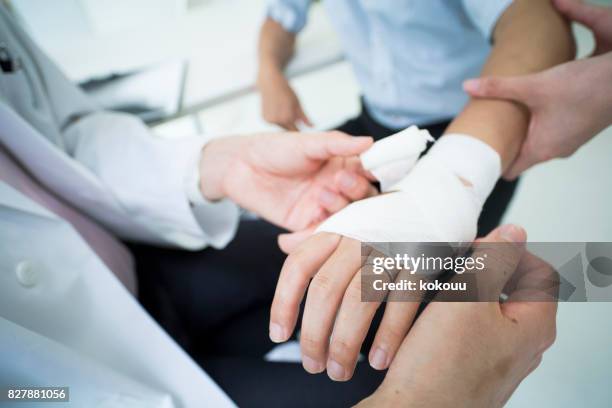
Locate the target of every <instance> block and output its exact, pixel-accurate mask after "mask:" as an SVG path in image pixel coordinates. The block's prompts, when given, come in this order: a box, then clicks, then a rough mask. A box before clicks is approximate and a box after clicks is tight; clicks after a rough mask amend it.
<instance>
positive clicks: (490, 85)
mask: <svg viewBox="0 0 612 408" xmlns="http://www.w3.org/2000/svg"><path fill="white" fill-rule="evenodd" d="M480 89H481V91H482V93H484V94H490V93H495V92H496V91H497V90H498V89H499V81H498V80H497V78H483V79H482V80H481V82H480Z"/></svg>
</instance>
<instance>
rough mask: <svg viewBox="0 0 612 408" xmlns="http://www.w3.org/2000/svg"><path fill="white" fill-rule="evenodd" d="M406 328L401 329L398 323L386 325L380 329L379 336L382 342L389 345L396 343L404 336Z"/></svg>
mask: <svg viewBox="0 0 612 408" xmlns="http://www.w3.org/2000/svg"><path fill="white" fill-rule="evenodd" d="M405 334H406V333H405V332H404V330H402V329H400V328H399V327H397V326H396V325H384V326H381V327H380V329H379V330H378V336H377V337H379V339H380V340H381V342H382V343H384V344H388V345H395V344H397V343H399V342H401V340H402V339H403V338H404V336H405Z"/></svg>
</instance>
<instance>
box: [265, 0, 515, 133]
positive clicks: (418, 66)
mask: <svg viewBox="0 0 612 408" xmlns="http://www.w3.org/2000/svg"><path fill="white" fill-rule="evenodd" d="M511 2H512V0H324V1H323V3H324V4H325V6H326V9H327V12H328V14H329V17H330V19H331V21H332V23H333V24H334V26H335V27H336V30H337V32H338V35H339V37H340V40H341V41H342V43H343V46H344V51H345V55H346V57H347V59H348V60H349V61H350V62H351V64H352V66H353V70H354V72H355V76H356V77H357V80H358V82H359V84H360V86H361V90H362V93H363V97H364V101H365V104H366V107H367V109H368V111H369V112H370V113H371V114H372V116H373V117H374V118H375V119H376V120H377V121H378V122H380V123H381V124H383V125H385V126H387V127H390V128H404V127H407V126H409V125H411V124H417V125H423V124H427V123H433V122H438V121H442V120H445V119H450V118H453V117H454V116H456V115H457V114H458V113H459V112H460V110H461V109H462V108H463V106H464V105H465V103H466V102H467V100H468V97H467V95H466V94H465V93H464V92H463V90H462V82H463V80H465V79H467V78H470V77H474V76H477V75H478V74H479V72H480V70H481V68H482V65H483V63H484V61H485V59H486V58H487V56H488V54H489V51H490V40H491V36H492V34H493V30H494V27H495V24H496V22H497V20H498V18H499V17H500V15H501V14H502V13H503V12H504V10H505V9H506V8H507V7H508V5H509V4H510V3H511ZM311 3H312V0H273V1H271V3H270V6H269V9H268V16H269V17H271V18H272V19H274V20H275V21H277V22H278V23H280V24H281V25H282V26H283V27H284V28H285V29H286V30H287V31H290V32H298V31H300V30H301V29H302V28H303V27H304V26H305V24H306V20H307V14H308V8H309V6H310V4H311Z"/></svg>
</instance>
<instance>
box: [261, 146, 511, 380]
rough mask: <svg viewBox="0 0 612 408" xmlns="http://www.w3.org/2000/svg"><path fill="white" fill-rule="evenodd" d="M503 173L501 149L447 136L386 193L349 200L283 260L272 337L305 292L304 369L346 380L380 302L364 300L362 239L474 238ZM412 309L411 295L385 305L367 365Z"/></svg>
mask: <svg viewBox="0 0 612 408" xmlns="http://www.w3.org/2000/svg"><path fill="white" fill-rule="evenodd" d="M376 146H377V144H375V145H374V148H372V150H375V148H376ZM390 150H391V151H393V150H394V149H390ZM366 158H367V157H366ZM363 161H365V162H367V161H368V160H363V157H362V162H363ZM396 164H398V163H396ZM366 167H367V166H366ZM373 172H374V173H375V174H376V171H373ZM500 172H501V164H500V158H499V155H498V154H497V153H496V152H495V151H494V150H493V149H491V148H490V147H489V146H488V145H486V144H484V143H483V142H481V141H480V140H478V139H475V138H473V137H470V136H466V135H446V136H444V137H443V138H442V139H441V140H440V141H439V142H437V143H436V144H435V145H434V146H433V148H432V149H431V151H430V152H429V154H427V155H426V156H424V157H423V158H422V159H421V160H419V161H418V162H417V164H416V165H415V167H414V168H413V169H412V170H411V171H410V172H409V173H408V175H406V176H405V177H404V178H402V179H401V180H400V181H399V182H396V183H394V184H393V183H391V185H390V186H389V187H388V188H387V189H386V190H387V191H389V193H387V194H382V195H379V196H376V197H373V198H368V199H366V200H362V201H359V202H355V203H353V204H351V205H349V206H348V207H346V208H345V209H343V210H342V211H340V212H338V213H337V214H335V215H333V216H332V217H330V218H329V219H328V220H326V221H325V222H324V223H323V224H322V225H321V226H320V227H319V229H318V233H317V234H315V235H314V236H312V237H311V238H309V239H308V240H307V241H305V242H304V243H303V244H302V245H300V246H299V247H298V248H297V249H295V250H294V251H293V252H292V253H291V254H290V255H289V257H288V258H287V260H286V262H285V265H284V266H283V269H282V271H281V275H280V278H279V281H278V285H277V289H276V293H275V297H274V301H273V304H272V309H271V317H270V338H271V339H272V340H273V341H275V342H282V341H286V340H287V339H289V337H290V335H291V333H292V332H293V330H294V329H295V325H296V321H297V318H298V313H299V309H300V304H301V302H302V299H303V297H304V294H305V293H306V292H308V294H307V297H306V303H305V307H304V314H303V318H302V328H301V334H300V345H301V350H302V362H303V365H304V368H305V369H306V371H308V372H310V373H318V372H322V371H324V370H325V369H327V373H328V375H329V376H330V378H332V379H333V380H338V381H346V380H348V379H350V378H351V376H352V373H353V370H354V368H355V364H356V362H357V358H358V356H359V351H360V349H361V345H362V343H363V341H364V338H365V336H366V334H367V331H368V329H369V327H370V324H371V321H372V318H373V316H374V313H375V312H376V310H377V308H378V306H379V303H376V302H362V300H361V299H362V298H361V283H360V280H361V274H360V268H361V266H362V265H361V248H360V242H426V241H429V242H449V243H470V242H472V241H473V239H474V238H475V236H476V226H477V221H478V216H479V214H480V211H481V208H482V205H483V203H484V201H485V199H486V198H487V196H488V195H489V194H490V192H491V191H492V189H493V187H494V185H495V183H496V181H497V179H498V178H499V175H500ZM391 173H393V172H391ZM379 174H380V172H379ZM381 184H382V185H389V184H390V183H386V182H385V180H381ZM417 309H418V303H414V302H413V303H408V302H394V303H389V304H387V307H386V309H385V313H384V316H383V319H382V322H381V324H380V326H379V327H378V330H377V333H376V337H375V340H374V342H373V345H372V348H371V350H370V352H369V361H370V364H371V365H372V367H374V368H376V369H385V368H387V367H388V366H389V364H390V363H391V361H392V360H393V356H394V355H395V352H396V350H397V348H398V347H399V345H400V343H401V341H402V340H403V338H404V337H405V335H406V333H407V332H408V330H409V328H410V326H411V324H412V321H413V319H414V316H415V314H416V311H417ZM330 339H331V341H330Z"/></svg>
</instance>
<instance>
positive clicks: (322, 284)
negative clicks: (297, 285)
mask: <svg viewBox="0 0 612 408" xmlns="http://www.w3.org/2000/svg"><path fill="white" fill-rule="evenodd" d="M333 288H334V287H333V282H332V280H331V278H330V277H329V276H327V275H325V274H321V273H320V274H317V276H315V278H314V279H313V280H312V282H311V283H310V289H309V292H308V293H309V294H310V295H311V296H313V297H314V298H315V299H322V300H325V299H327V298H329V296H331V295H332V293H333Z"/></svg>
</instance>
